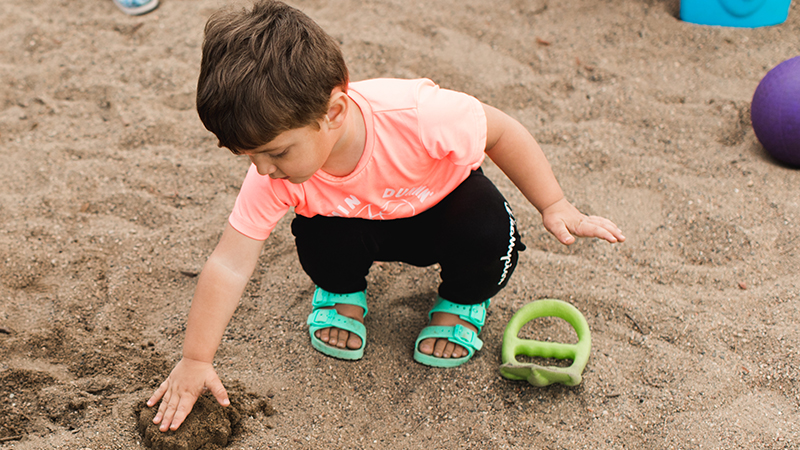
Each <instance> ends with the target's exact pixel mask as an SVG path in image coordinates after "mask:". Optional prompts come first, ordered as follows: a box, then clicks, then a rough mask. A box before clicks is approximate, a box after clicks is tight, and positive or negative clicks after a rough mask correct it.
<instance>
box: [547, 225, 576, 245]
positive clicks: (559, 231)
mask: <svg viewBox="0 0 800 450" xmlns="http://www.w3.org/2000/svg"><path fill="white" fill-rule="evenodd" d="M548 229H549V231H550V234H552V235H553V236H555V237H556V239H558V242H561V243H562V244H564V245H570V244H572V243H573V242H575V236H573V235H572V233H570V231H569V228H567V225H566V224H565V223H563V222H556V223H555V224H553V225H551V226H550V227H549V228H548Z"/></svg>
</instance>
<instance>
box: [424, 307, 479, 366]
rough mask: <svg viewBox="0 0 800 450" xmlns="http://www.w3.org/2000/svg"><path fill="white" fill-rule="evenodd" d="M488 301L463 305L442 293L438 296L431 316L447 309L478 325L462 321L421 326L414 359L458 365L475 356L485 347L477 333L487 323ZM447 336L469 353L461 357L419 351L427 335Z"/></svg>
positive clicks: (435, 363)
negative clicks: (441, 356) (452, 323)
mask: <svg viewBox="0 0 800 450" xmlns="http://www.w3.org/2000/svg"><path fill="white" fill-rule="evenodd" d="M489 301H490V300H486V301H485V302H483V303H478V304H477V305H460V304H458V303H453V302H450V301H447V300H445V299H443V298H441V297H439V298H437V299H436V303H435V304H434V305H433V308H432V309H431V311H430V312H429V313H428V318H430V317H433V313H435V312H445V313H449V314H453V315H456V316H458V318H459V319H461V320H463V321H465V322H468V323H470V324H472V325H473V326H474V327H475V328H477V329H478V332H477V333H476V332H474V331H472V330H471V329H469V328H467V327H465V326H463V325H454V326H435V325H429V326H427V327H425V328H423V329H422V331H421V332H420V333H419V337H417V341H416V343H415V344H414V360H415V361H417V362H418V363H421V364H425V365H426V366H432V367H456V366H460V365H461V364H464V363H465V362H467V361H469V360H470V359H472V356H473V355H475V352H477V351H478V350H480V349H481V348H483V341H482V340H480V338H478V333H480V332H481V328H483V325H484V324H485V323H486V308H488V307H489ZM431 338H433V339H447V340H448V341H450V342H452V343H454V344H458V345H460V346H462V347H464V348H465V349H467V352H469V354H468V355H467V356H462V357H461V358H437V357H436V356H433V355H426V354H425V353H422V352H421V351H419V343H420V342H421V341H422V340H424V339H431Z"/></svg>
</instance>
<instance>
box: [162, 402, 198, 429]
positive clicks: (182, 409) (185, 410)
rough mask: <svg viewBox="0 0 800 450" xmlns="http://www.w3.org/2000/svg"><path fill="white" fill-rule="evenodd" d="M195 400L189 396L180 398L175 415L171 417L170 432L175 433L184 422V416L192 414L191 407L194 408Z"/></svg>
mask: <svg viewBox="0 0 800 450" xmlns="http://www.w3.org/2000/svg"><path fill="white" fill-rule="evenodd" d="M196 400H197V399H196V398H194V397H192V396H190V395H184V396H183V397H181V399H180V401H179V402H178V406H177V407H176V408H175V415H174V416H172V422H171V423H170V425H169V429H170V430H172V431H175V430H177V429H178V427H180V426H181V424H182V423H183V421H184V420H186V416H188V415H189V413H190V412H192V407H193V406H194V402H195V401H196Z"/></svg>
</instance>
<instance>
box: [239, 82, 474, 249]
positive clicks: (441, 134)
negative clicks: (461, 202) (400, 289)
mask: <svg viewBox="0 0 800 450" xmlns="http://www.w3.org/2000/svg"><path fill="white" fill-rule="evenodd" d="M348 95H349V96H350V97H351V98H352V99H353V100H354V101H355V102H356V104H357V105H358V107H359V108H360V109H361V113H362V115H363V116H364V123H365V125H366V144H365V146H364V154H363V155H362V156H361V159H360V160H359V162H358V165H357V166H356V168H355V170H353V172H352V173H350V174H349V175H346V176H344V177H335V176H332V175H329V174H327V173H325V172H323V171H322V170H320V171H317V173H315V174H314V176H312V177H311V178H310V179H309V180H308V181H306V182H304V183H302V184H292V183H290V182H288V181H286V180H273V179H271V178H270V177H269V176H266V175H264V176H262V175H259V174H258V172H257V171H256V167H255V166H254V165H251V166H250V169H249V170H248V172H247V176H246V177H245V179H244V183H243V184H242V189H241V191H240V192H239V196H238V198H237V199H236V204H235V206H234V208H233V212H232V213H231V215H230V218H229V221H230V224H231V226H233V228H235V229H236V230H238V231H239V232H240V233H242V234H244V235H245V236H248V237H250V238H253V239H257V240H264V239H266V238H267V237H268V236H269V234H270V232H271V231H272V229H273V228H274V227H275V224H276V223H277V222H278V220H280V218H281V217H283V215H284V214H286V212H287V211H288V210H289V209H290V208H291V207H294V209H295V213H297V214H300V215H302V216H306V217H313V216H315V215H323V216H337V217H358V218H363V219H373V220H387V219H399V218H404V217H411V216H414V215H417V214H419V213H421V212H423V211H425V210H427V209H428V208H430V207H431V206H433V205H435V204H437V203H439V201H441V200H442V199H443V198H444V197H446V196H447V195H448V194H449V193H450V192H452V191H453V190H454V189H455V188H456V187H458V185H459V184H461V182H462V181H464V180H465V179H466V178H467V176H469V174H470V172H471V171H473V170H475V169H477V168H478V167H480V165H481V163H482V162H483V159H484V157H485V153H484V150H485V148H486V115H485V114H484V111H483V107H482V106H481V104H480V102H479V101H478V100H477V99H475V98H474V97H471V96H469V95H467V94H464V93H460V92H455V91H450V90H447V89H441V88H439V87H438V86H436V85H435V84H434V83H433V82H432V81H430V80H427V79H420V80H396V79H374V80H367V81H360V82H355V83H352V84H350V87H349V90H348Z"/></svg>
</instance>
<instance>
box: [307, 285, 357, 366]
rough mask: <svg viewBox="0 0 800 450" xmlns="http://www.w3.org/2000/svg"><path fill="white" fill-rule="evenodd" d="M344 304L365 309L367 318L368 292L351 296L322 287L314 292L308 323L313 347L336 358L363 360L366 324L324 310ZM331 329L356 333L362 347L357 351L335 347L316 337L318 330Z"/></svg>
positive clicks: (330, 310) (334, 311) (335, 312)
mask: <svg viewBox="0 0 800 450" xmlns="http://www.w3.org/2000/svg"><path fill="white" fill-rule="evenodd" d="M342 303H344V304H347V305H355V306H360V307H362V308H364V317H367V293H366V291H361V292H353V293H351V294H334V293H333V292H328V291H326V290H325V289H322V288H320V287H317V289H316V290H315V291H314V299H313V300H312V302H311V307H312V309H313V310H312V311H311V314H310V315H309V316H308V320H307V321H306V323H307V324H308V332H309V334H311V345H313V346H314V348H315V349H317V350H318V351H320V352H321V353H323V354H325V355H328V356H333V357H334V358H339V359H347V360H357V359H361V357H362V356H364V347H365V346H366V345H367V328H366V327H365V326H364V324H363V323H361V322H359V321H357V320H355V319H351V318H349V317H345V316H343V315H341V314H339V313H338V312H337V311H336V310H335V309H322V308H332V307H333V306H335V305H337V304H342ZM331 327H334V328H339V329H341V330H345V331H349V332H351V333H355V335H356V336H358V337H360V338H361V347H360V348H357V349H350V348H338V347H333V346H331V345H328V344H327V343H326V342H324V341H323V340H321V339H320V338H318V337H316V336H315V335H314V333H315V332H316V331H317V330H322V329H324V328H331Z"/></svg>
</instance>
